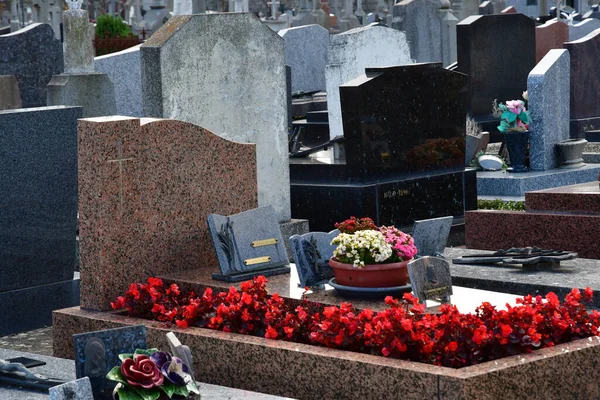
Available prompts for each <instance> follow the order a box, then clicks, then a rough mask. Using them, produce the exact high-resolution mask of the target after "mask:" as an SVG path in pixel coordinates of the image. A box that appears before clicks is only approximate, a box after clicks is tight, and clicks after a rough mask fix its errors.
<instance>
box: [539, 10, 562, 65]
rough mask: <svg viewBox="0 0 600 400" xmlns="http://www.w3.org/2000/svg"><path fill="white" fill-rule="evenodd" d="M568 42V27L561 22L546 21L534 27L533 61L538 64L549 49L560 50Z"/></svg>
mask: <svg viewBox="0 0 600 400" xmlns="http://www.w3.org/2000/svg"><path fill="white" fill-rule="evenodd" d="M568 41H569V27H568V26H567V24H565V23H564V22H562V21H556V20H555V21H548V22H546V23H545V24H544V25H540V26H536V27H535V59H536V63H539V62H540V61H541V60H542V58H544V56H545V55H546V54H548V52H549V51H550V50H551V49H562V48H563V43H565V42H568Z"/></svg>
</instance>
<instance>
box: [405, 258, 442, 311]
mask: <svg viewBox="0 0 600 400" xmlns="http://www.w3.org/2000/svg"><path fill="white" fill-rule="evenodd" d="M442 251H443V250H442ZM408 275H409V277H410V284H411V286H412V288H413V293H414V294H416V295H417V297H418V298H419V302H420V303H423V304H425V302H426V301H427V300H438V301H441V302H442V303H450V296H451V295H452V277H451V276H450V263H449V262H448V261H446V260H444V259H443V258H439V257H430V256H427V257H422V258H419V259H417V260H413V261H411V262H409V263H408Z"/></svg>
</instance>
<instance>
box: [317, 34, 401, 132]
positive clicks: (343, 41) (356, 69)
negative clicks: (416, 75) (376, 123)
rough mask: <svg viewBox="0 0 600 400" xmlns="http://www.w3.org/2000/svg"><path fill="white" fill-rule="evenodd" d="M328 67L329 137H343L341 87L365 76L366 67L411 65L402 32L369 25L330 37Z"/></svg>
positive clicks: (326, 74) (326, 72) (326, 69)
mask: <svg viewBox="0 0 600 400" xmlns="http://www.w3.org/2000/svg"><path fill="white" fill-rule="evenodd" d="M330 44H331V47H330V48H329V64H328V65H327V67H326V68H325V81H326V85H327V109H328V114H329V136H330V138H332V139H333V138H334V137H336V136H343V135H344V128H343V124H342V109H341V103H340V91H339V87H340V85H342V84H344V83H346V82H349V81H350V80H352V79H354V78H356V77H357V76H359V75H361V74H363V73H364V70H365V68H367V67H378V66H390V65H404V64H411V63H413V60H412V58H411V56H410V49H409V46H408V43H407V41H406V35H405V34H404V32H400V31H398V30H396V29H392V28H387V27H385V26H380V25H377V24H371V25H368V26H365V27H362V28H356V29H351V30H349V31H347V32H344V33H341V34H339V35H333V36H331V38H330Z"/></svg>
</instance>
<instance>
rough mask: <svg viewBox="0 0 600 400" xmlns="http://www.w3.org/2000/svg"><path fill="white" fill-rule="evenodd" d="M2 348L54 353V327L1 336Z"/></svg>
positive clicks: (0, 346)
mask: <svg viewBox="0 0 600 400" xmlns="http://www.w3.org/2000/svg"><path fill="white" fill-rule="evenodd" d="M0 348H3V349H9V350H19V351H25V352H28V353H34V354H42V355H45V356H51V355H52V327H51V326H49V327H46V328H41V329H36V330H33V331H29V332H22V333H17V334H14V335H9V336H2V337H0Z"/></svg>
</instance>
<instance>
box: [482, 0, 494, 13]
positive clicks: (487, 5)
mask: <svg viewBox="0 0 600 400" xmlns="http://www.w3.org/2000/svg"><path fill="white" fill-rule="evenodd" d="M492 14H494V5H493V4H492V2H491V1H489V0H486V1H484V2H483V3H481V5H480V6H479V15H492Z"/></svg>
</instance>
